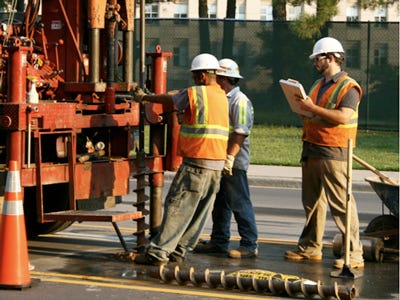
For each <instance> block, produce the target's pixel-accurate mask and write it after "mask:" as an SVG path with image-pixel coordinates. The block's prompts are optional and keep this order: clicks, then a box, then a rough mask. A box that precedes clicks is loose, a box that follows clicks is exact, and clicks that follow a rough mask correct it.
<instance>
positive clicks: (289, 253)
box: [285, 250, 322, 261]
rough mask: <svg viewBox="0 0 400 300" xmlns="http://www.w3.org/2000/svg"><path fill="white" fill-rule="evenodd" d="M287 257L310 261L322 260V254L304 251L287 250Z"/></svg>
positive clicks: (288, 258) (294, 259)
mask: <svg viewBox="0 0 400 300" xmlns="http://www.w3.org/2000/svg"><path fill="white" fill-rule="evenodd" d="M285 259H287V260H293V261H300V260H309V261H321V260H322V255H310V254H308V253H306V252H304V251H300V250H298V251H286V252H285Z"/></svg>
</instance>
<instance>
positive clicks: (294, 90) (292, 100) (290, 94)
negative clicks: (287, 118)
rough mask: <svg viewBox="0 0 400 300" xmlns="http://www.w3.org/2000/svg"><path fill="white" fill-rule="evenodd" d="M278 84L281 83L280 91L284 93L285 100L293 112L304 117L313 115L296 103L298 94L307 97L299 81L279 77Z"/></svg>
mask: <svg viewBox="0 0 400 300" xmlns="http://www.w3.org/2000/svg"><path fill="white" fill-rule="evenodd" d="M279 84H280V85H281V88H282V91H283V93H284V94H285V97H286V100H287V102H288V103H289V106H290V108H291V110H292V111H293V112H295V113H297V114H300V115H303V116H306V117H312V116H313V114H312V112H309V111H305V110H302V109H301V108H300V107H299V105H298V103H297V98H298V96H300V97H302V98H303V99H305V98H306V97H307V95H306V92H305V91H304V88H303V86H302V84H301V83H300V82H298V81H297V80H293V79H288V80H285V79H281V80H279Z"/></svg>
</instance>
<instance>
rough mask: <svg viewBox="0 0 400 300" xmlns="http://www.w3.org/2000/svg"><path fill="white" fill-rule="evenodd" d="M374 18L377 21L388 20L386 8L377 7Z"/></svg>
mask: <svg viewBox="0 0 400 300" xmlns="http://www.w3.org/2000/svg"><path fill="white" fill-rule="evenodd" d="M374 18H375V22H386V20H387V12H386V8H383V7H380V8H377V9H375V11H374Z"/></svg>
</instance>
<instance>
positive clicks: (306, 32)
mask: <svg viewBox="0 0 400 300" xmlns="http://www.w3.org/2000/svg"><path fill="white" fill-rule="evenodd" d="M273 1H284V0H273ZM398 1H399V0H357V4H358V6H359V7H362V8H363V9H367V8H376V7H380V6H383V7H385V6H387V5H389V4H393V3H395V2H398ZM312 2H313V1H312V0H288V3H289V4H291V5H294V6H296V5H302V4H305V3H306V4H311V3H312ZM338 3H339V0H316V6H317V9H316V14H315V15H310V14H305V13H304V14H302V15H301V16H300V18H299V19H298V20H296V21H294V22H291V29H292V30H293V31H294V32H295V33H296V34H297V35H298V36H299V37H301V38H314V37H320V36H321V32H322V31H323V29H324V27H325V24H326V22H328V21H330V20H331V18H332V17H334V16H335V15H336V14H337V11H338V10H337V5H338Z"/></svg>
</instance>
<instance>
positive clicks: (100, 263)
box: [0, 186, 399, 300]
mask: <svg viewBox="0 0 400 300" xmlns="http://www.w3.org/2000/svg"><path fill="white" fill-rule="evenodd" d="M165 189H167V186H166V187H165ZM251 192H252V199H253V202H254V207H255V211H256V219H257V224H258V228H259V236H260V241H259V242H260V249H259V250H260V255H259V257H258V258H257V259H248V260H233V259H228V258H226V257H225V256H221V255H199V254H189V256H188V258H187V260H186V261H185V263H184V264H183V265H181V266H180V269H179V270H178V274H181V275H182V274H185V272H186V273H187V272H188V270H189V269H190V268H191V267H193V268H194V270H195V271H196V272H198V273H199V274H202V275H203V274H205V273H206V272H207V271H206V270H207V269H208V270H209V271H210V272H211V274H214V273H215V274H219V273H218V272H221V271H224V272H225V274H229V273H230V272H234V271H237V270H255V269H256V270H263V271H264V272H265V270H268V271H271V272H272V271H273V272H277V273H284V274H290V275H295V276H299V277H301V278H306V279H309V280H312V281H314V282H317V281H320V282H321V283H323V284H324V286H325V287H327V288H328V287H333V286H335V285H338V286H340V287H344V288H346V289H352V288H354V291H356V293H357V299H399V276H398V275H399V265H398V259H396V260H395V261H393V260H391V261H384V262H383V263H377V262H367V263H366V267H365V270H364V271H363V273H362V274H360V275H361V276H360V278H357V279H349V278H345V279H343V278H334V277H332V276H331V272H332V271H333V269H332V267H331V266H332V261H333V260H334V259H335V257H334V255H333V253H332V243H331V242H332V238H333V237H334V236H335V234H337V230H336V228H335V225H334V224H333V222H332V221H331V220H330V218H329V217H328V219H327V226H326V235H325V241H326V247H325V248H324V260H323V262H321V263H305V262H299V263H293V262H288V261H285V260H284V259H283V254H284V252H285V251H286V250H287V249H294V247H295V243H296V241H297V238H298V236H299V234H300V232H301V229H302V226H303V223H304V213H303V209H302V207H301V203H300V190H299V189H288V188H264V187H251ZM132 197H133V196H132V195H130V196H128V197H124V198H123V202H122V203H121V204H120V205H119V207H117V208H116V210H124V209H126V210H130V209H131V207H132V206H131V205H132V203H133V198H132ZM355 197H356V199H358V208H359V214H360V228H361V230H363V229H364V228H365V227H366V226H367V225H368V223H369V222H370V221H371V220H372V219H373V218H374V217H376V216H379V215H380V214H381V213H382V203H381V201H380V200H379V198H378V197H377V196H376V194H375V193H373V192H356V193H355ZM132 223H133V222H130V221H129V222H121V223H120V224H119V226H120V229H121V231H122V233H123V235H124V237H125V240H126V242H127V243H128V246H129V247H132V248H133V247H135V237H134V236H132V232H133V231H134V228H135V227H134V226H135V225H134V224H132ZM210 229H211V223H210V222H209V223H208V224H207V226H206V228H205V231H204V234H203V238H207V237H208V235H209V233H210ZM232 236H233V237H232V245H231V246H232V247H236V246H237V245H238V235H237V230H236V224H235V223H234V222H233V223H232ZM28 248H29V257H30V260H31V263H32V264H33V265H34V266H35V270H33V271H31V278H32V282H33V283H36V280H40V281H39V282H38V283H37V284H36V285H33V286H32V287H31V288H28V289H24V290H22V291H19V290H18V291H14V290H0V299H7V300H13V299H22V300H23V299H41V300H50V299H51V300H53V299H58V300H63V299H68V300H69V299H120V300H122V299H160V300H161V299H178V300H179V299H288V296H287V295H285V294H282V295H280V296H277V295H276V294H273V293H263V294H258V293H255V292H254V291H252V290H250V291H242V292H241V291H240V290H239V289H237V288H235V289H232V290H229V289H228V290H225V289H223V288H222V287H221V286H217V287H216V288H210V286H209V285H208V284H206V283H203V284H202V285H201V286H199V287H197V286H194V285H193V284H192V283H190V282H187V281H184V282H183V285H178V284H177V282H176V280H174V278H175V277H174V276H175V275H174V271H173V269H172V268H173V267H174V266H169V268H170V269H169V271H168V270H167V271H168V272H169V273H167V274H169V275H171V274H172V280H171V282H163V281H162V280H160V275H159V274H158V273H157V272H158V269H154V268H152V267H143V266H138V265H135V264H134V263H132V262H129V261H123V260H121V259H118V258H117V256H116V255H115V254H119V253H122V251H123V249H122V247H121V245H120V244H119V241H118V238H117V236H116V234H115V232H114V231H113V227H112V226H111V224H107V223H75V224H74V225H72V226H71V227H69V228H68V229H66V230H64V231H62V232H59V233H56V234H51V235H46V236H41V237H39V238H38V239H36V240H31V241H29V243H28ZM171 272H172V273H171ZM179 272H181V273H179ZM260 274H261V273H260ZM297 297H298V298H304V294H302V293H300V294H298V295H297ZM314 297H315V298H317V299H318V295H314ZM289 298H290V297H289Z"/></svg>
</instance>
